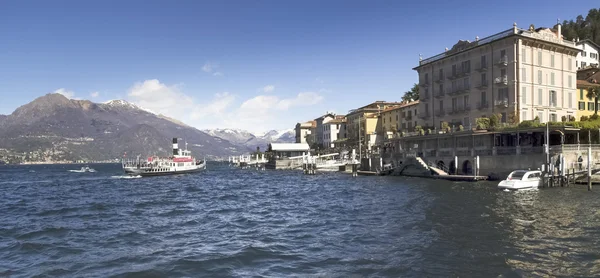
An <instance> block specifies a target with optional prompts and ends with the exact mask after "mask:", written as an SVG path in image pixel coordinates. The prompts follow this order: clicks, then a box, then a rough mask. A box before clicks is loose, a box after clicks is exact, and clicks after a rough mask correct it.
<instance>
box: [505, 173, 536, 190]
mask: <svg viewBox="0 0 600 278" xmlns="http://www.w3.org/2000/svg"><path fill="white" fill-rule="evenodd" d="M541 183H542V171H529V170H516V171H513V172H512V173H510V174H509V175H508V177H507V178H506V180H503V181H501V182H500V183H499V184H498V188H499V189H508V190H526V189H536V188H538V187H540V186H541Z"/></svg>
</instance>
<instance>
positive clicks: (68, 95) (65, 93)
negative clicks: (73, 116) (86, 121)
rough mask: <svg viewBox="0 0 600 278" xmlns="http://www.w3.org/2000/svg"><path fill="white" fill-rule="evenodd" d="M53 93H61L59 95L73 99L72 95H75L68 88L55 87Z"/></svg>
mask: <svg viewBox="0 0 600 278" xmlns="http://www.w3.org/2000/svg"><path fill="white" fill-rule="evenodd" d="M53 93H55V94H61V95H63V96H65V97H66V98H68V99H73V97H74V96H75V92H73V91H69V90H67V89H65V88H60V89H56V90H55V91H54V92H53Z"/></svg>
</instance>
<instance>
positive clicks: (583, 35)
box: [555, 9, 600, 45]
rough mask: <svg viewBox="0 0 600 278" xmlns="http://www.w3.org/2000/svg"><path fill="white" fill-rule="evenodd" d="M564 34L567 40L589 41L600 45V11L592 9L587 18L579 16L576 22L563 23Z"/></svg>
mask: <svg viewBox="0 0 600 278" xmlns="http://www.w3.org/2000/svg"><path fill="white" fill-rule="evenodd" d="M555 28H556V26H555ZM562 34H563V36H564V37H565V39H567V40H574V39H577V38H579V39H580V40H585V39H589V40H591V41H593V42H594V43H596V44H598V45H600V9H591V10H589V12H588V14H587V16H586V17H583V16H582V15H579V16H577V17H576V18H575V21H573V20H569V21H567V20H565V21H563V23H562Z"/></svg>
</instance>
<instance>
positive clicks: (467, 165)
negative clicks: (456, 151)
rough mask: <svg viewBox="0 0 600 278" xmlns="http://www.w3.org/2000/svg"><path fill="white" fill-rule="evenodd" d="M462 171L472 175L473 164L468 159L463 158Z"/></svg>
mask: <svg viewBox="0 0 600 278" xmlns="http://www.w3.org/2000/svg"><path fill="white" fill-rule="evenodd" d="M462 173H463V174H464V175H472V174H473V164H472V163H471V161H469V160H465V162H463V164H462Z"/></svg>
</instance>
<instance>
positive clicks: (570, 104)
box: [569, 92, 573, 108]
mask: <svg viewBox="0 0 600 278" xmlns="http://www.w3.org/2000/svg"><path fill="white" fill-rule="evenodd" d="M569 108H573V93H571V92H569Z"/></svg>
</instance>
